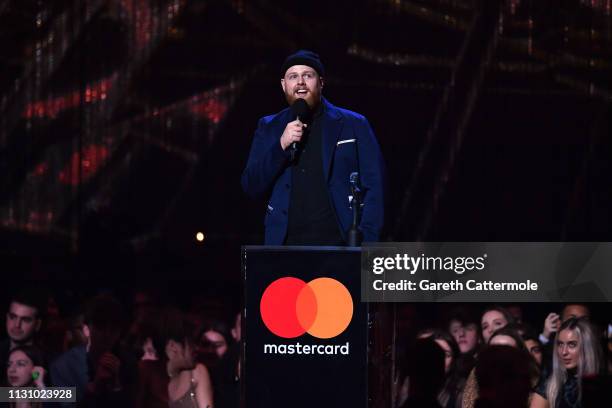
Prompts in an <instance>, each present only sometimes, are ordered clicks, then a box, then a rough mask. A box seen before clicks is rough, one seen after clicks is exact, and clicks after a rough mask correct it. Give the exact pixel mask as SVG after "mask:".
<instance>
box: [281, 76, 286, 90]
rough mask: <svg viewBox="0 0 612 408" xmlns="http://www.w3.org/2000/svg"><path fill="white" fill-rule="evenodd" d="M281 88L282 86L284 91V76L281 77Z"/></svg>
mask: <svg viewBox="0 0 612 408" xmlns="http://www.w3.org/2000/svg"><path fill="white" fill-rule="evenodd" d="M281 88H283V92H286V91H285V78H281Z"/></svg>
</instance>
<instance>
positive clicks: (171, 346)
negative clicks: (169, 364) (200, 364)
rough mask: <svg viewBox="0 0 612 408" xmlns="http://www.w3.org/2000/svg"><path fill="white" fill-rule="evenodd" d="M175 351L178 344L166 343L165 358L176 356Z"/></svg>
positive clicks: (172, 341) (173, 342) (169, 341)
mask: <svg viewBox="0 0 612 408" xmlns="http://www.w3.org/2000/svg"><path fill="white" fill-rule="evenodd" d="M177 350H178V343H177V342H176V341H175V340H168V343H166V356H168V357H170V356H171V355H174V354H176V352H177Z"/></svg>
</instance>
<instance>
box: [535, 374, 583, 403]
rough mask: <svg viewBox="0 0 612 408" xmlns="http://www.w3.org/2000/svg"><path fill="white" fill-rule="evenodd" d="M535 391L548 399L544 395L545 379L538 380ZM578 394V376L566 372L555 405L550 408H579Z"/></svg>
mask: <svg viewBox="0 0 612 408" xmlns="http://www.w3.org/2000/svg"><path fill="white" fill-rule="evenodd" d="M549 381H550V378H549ZM535 392H537V393H538V394H539V395H540V396H541V397H543V398H544V399H548V398H547V396H546V381H540V383H539V384H538V386H537V388H536V390H535ZM578 395H579V394H578V378H577V377H576V376H575V375H573V373H568V377H567V380H566V381H565V383H564V384H563V387H562V388H561V390H560V391H559V394H558V395H557V401H556V403H555V406H554V407H551V408H580V407H582V404H581V402H580V399H579V398H578Z"/></svg>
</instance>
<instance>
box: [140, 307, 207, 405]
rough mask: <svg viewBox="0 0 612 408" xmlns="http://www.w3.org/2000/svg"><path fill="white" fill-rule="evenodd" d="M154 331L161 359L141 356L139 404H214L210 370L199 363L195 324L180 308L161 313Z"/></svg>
mask: <svg viewBox="0 0 612 408" xmlns="http://www.w3.org/2000/svg"><path fill="white" fill-rule="evenodd" d="M155 319H156V322H155V327H154V328H153V331H152V332H151V333H150V337H151V339H152V346H153V349H154V350H155V355H156V357H157V360H141V361H140V366H139V377H140V378H139V386H138V394H137V398H136V401H137V404H136V406H137V407H142V408H152V407H159V408H161V407H170V408H210V407H212V406H213V390H212V385H211V381H210V376H209V374H208V370H207V369H206V367H205V366H204V365H203V364H199V363H195V359H194V349H195V346H194V338H193V334H194V332H195V325H193V324H192V323H191V322H190V321H189V320H188V319H187V317H186V316H185V315H184V314H183V313H181V312H180V311H179V310H177V309H174V308H168V309H166V310H163V311H161V313H159V314H157V315H156V317H155Z"/></svg>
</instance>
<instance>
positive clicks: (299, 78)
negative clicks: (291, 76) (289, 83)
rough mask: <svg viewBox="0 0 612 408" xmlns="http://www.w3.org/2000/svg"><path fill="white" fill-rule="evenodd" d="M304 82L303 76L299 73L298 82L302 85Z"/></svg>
mask: <svg viewBox="0 0 612 408" xmlns="http://www.w3.org/2000/svg"><path fill="white" fill-rule="evenodd" d="M305 83H306V82H305V81H304V76H302V75H299V76H298V84H300V85H302V84H305Z"/></svg>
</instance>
